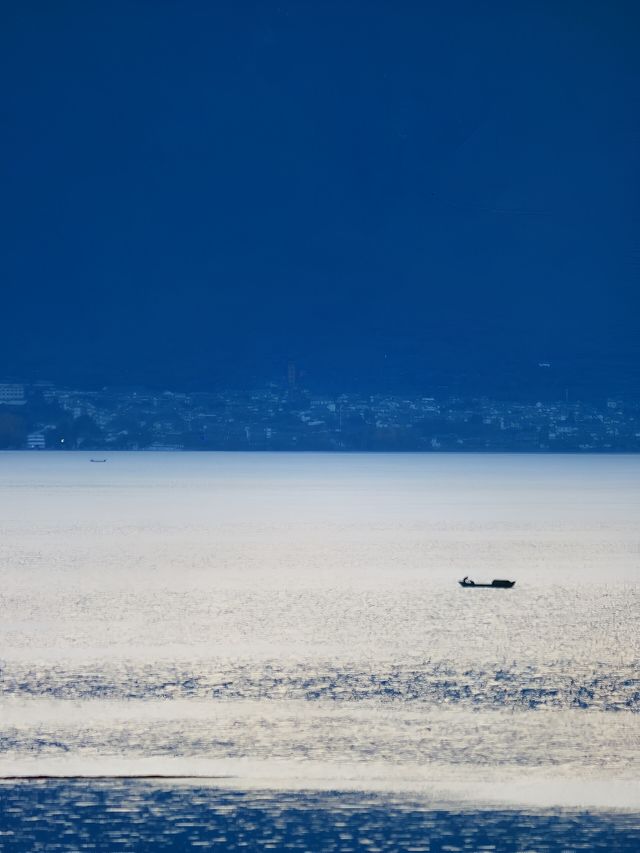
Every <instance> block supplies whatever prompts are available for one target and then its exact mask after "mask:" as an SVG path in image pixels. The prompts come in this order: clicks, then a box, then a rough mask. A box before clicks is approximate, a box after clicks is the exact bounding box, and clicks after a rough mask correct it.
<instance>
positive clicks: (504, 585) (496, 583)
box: [458, 577, 516, 589]
mask: <svg viewBox="0 0 640 853" xmlns="http://www.w3.org/2000/svg"><path fill="white" fill-rule="evenodd" d="M458 583H459V584H460V586H464V587H474V588H475V589H483V588H484V589H511V587H512V586H515V584H516V582H515V581H505V580H497V579H496V580H492V581H491V583H475V581H470V580H469V578H467V577H465V578H463V579H462V580H461V581H458Z"/></svg>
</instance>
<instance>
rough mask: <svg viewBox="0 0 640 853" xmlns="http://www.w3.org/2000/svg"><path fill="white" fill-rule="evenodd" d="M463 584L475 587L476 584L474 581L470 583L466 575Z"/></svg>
mask: <svg viewBox="0 0 640 853" xmlns="http://www.w3.org/2000/svg"><path fill="white" fill-rule="evenodd" d="M462 583H466V584H467V586H475V583H474V582H473V581H470V580H469V575H465V576H464V577H463V578H462Z"/></svg>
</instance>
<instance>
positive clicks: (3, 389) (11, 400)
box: [0, 382, 26, 406]
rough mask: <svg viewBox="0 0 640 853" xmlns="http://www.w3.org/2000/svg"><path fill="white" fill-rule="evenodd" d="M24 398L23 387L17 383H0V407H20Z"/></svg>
mask: <svg viewBox="0 0 640 853" xmlns="http://www.w3.org/2000/svg"><path fill="white" fill-rule="evenodd" d="M25 402H26V400H25V398H24V385H22V384H21V383H19V382H0V405H3V406H22V405H23V403H25Z"/></svg>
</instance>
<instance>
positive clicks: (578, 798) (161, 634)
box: [0, 452, 640, 851]
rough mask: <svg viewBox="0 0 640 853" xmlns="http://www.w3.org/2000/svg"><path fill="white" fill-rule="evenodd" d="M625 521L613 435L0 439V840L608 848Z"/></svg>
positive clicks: (618, 782) (627, 489) (625, 677)
mask: <svg viewBox="0 0 640 853" xmlns="http://www.w3.org/2000/svg"><path fill="white" fill-rule="evenodd" d="M639 520H640V457H637V456H555V455H553V456H552V455H539V456H512V455H469V454H459V455H413V454H407V455H386V454H363V455H346V454H344V455H333V454H328V455H321V454H225V453H220V454H217V453H203V454H186V453H184V454H179V453H174V454H171V453H167V454H164V453H113V454H109V455H108V461H107V462H105V463H101V464H98V463H91V462H90V461H89V456H88V455H87V454H83V453H37V452H36V453H1V454H0V521H1V525H2V529H1V538H0V777H2V779H1V780H0V849H7V850H13V849H16V850H17V849H24V850H36V849H46V850H78V849H104V850H107V849H116V848H117V849H175V850H183V849H189V848H190V847H194V848H196V847H198V846H211V845H213V844H216V845H217V846H218V848H222V849H229V850H233V849H243V850H246V849H292V850H325V849H326V850H345V851H346V850H365V849H366V850H369V851H375V850H387V849H388V850H398V849H407V850H416V851H417V850H478V849H496V850H501V851H502V850H514V851H515V850H542V849H558V850H567V849H572V850H573V849H629V850H633V849H637V848H638V847H639V846H640V781H639V780H640V772H639V771H640V725H639V723H640V714H639V711H640V675H639V669H638V667H639V663H640V631H639V630H638V625H639V624H640V620H639V617H640V530H639ZM464 575H470V576H471V577H473V578H474V579H476V580H491V579H492V578H493V577H507V578H512V579H515V580H516V581H517V583H516V586H515V588H514V589H512V590H482V589H480V590H464V589H461V588H460V587H459V586H458V584H457V580H458V579H459V578H461V577H463V576H464ZM35 777H47V778H35ZM87 777H91V778H87Z"/></svg>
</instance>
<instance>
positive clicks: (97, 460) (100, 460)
mask: <svg viewBox="0 0 640 853" xmlns="http://www.w3.org/2000/svg"><path fill="white" fill-rule="evenodd" d="M90 461H91V462H106V461H107V460H106V459H91V460H90Z"/></svg>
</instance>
